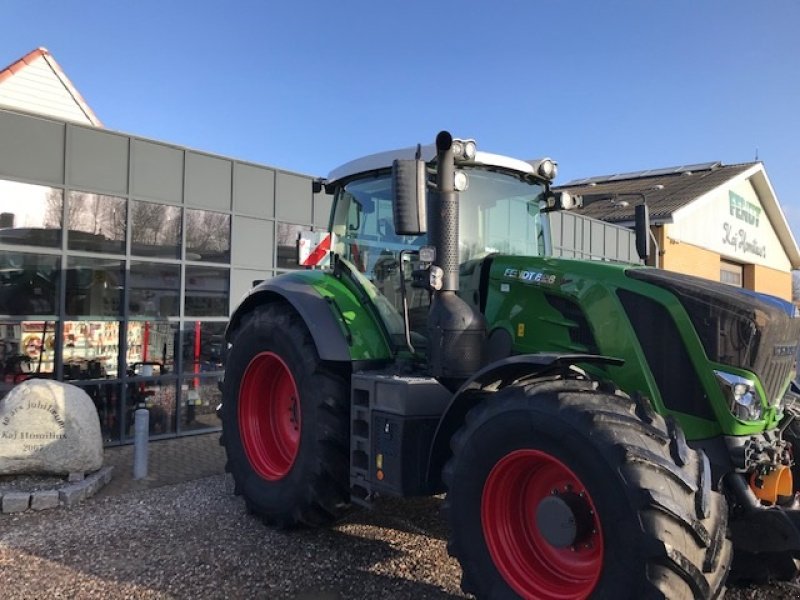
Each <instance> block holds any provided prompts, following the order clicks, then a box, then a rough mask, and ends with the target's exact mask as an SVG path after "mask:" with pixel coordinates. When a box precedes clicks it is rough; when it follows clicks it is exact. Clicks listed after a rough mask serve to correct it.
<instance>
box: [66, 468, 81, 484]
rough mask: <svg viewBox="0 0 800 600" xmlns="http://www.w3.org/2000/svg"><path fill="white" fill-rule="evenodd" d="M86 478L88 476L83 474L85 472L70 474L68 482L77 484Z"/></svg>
mask: <svg viewBox="0 0 800 600" xmlns="http://www.w3.org/2000/svg"><path fill="white" fill-rule="evenodd" d="M85 477H86V475H85V474H84V473H83V471H77V472H75V473H70V474H69V475H67V481H69V482H70V483H76V482H78V481H83V480H84V479H85Z"/></svg>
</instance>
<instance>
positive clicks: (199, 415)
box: [181, 377, 222, 431]
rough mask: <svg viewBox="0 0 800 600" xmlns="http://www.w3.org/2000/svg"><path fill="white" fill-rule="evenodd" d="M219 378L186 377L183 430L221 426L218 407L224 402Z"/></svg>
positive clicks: (184, 382)
mask: <svg viewBox="0 0 800 600" xmlns="http://www.w3.org/2000/svg"><path fill="white" fill-rule="evenodd" d="M218 381H219V380H218V378H216V377H211V378H209V377H201V378H197V377H195V378H192V379H184V380H183V384H182V385H181V399H182V402H183V406H182V407H181V413H182V415H183V416H182V419H181V430H182V431H192V430H197V429H208V428H211V427H219V426H220V421H219V418H218V417H217V415H216V408H217V406H218V405H219V403H220V402H222V393H221V392H220V391H219V387H218V386H217V382H218Z"/></svg>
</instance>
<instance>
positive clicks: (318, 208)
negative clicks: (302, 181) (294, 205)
mask: <svg viewBox="0 0 800 600" xmlns="http://www.w3.org/2000/svg"><path fill="white" fill-rule="evenodd" d="M331 206H333V196H332V195H330V194H324V193H320V194H314V226H315V227H322V228H325V229H327V227H328V223H329V222H330V216H331Z"/></svg>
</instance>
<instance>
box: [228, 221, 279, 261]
mask: <svg viewBox="0 0 800 600" xmlns="http://www.w3.org/2000/svg"><path fill="white" fill-rule="evenodd" d="M274 239H275V231H274V223H273V222H272V221H264V220H261V219H251V218H249V217H234V218H233V230H232V232H231V262H232V263H233V265H234V266H236V267H246V268H251V269H271V268H272V266H273V262H272V256H273V253H274V251H275V249H274V245H275V244H274Z"/></svg>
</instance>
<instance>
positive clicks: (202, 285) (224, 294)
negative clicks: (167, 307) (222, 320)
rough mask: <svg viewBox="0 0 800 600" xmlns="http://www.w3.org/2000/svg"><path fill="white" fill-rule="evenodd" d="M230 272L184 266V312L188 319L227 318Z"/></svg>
mask: <svg viewBox="0 0 800 600" xmlns="http://www.w3.org/2000/svg"><path fill="white" fill-rule="evenodd" d="M229 282H230V271H229V270H228V269H216V268H213V267H202V266H196V265H187V266H186V299H185V301H184V302H185V304H184V311H185V314H186V316H189V317H227V316H228V304H229V296H230V291H229V288H230V284H229Z"/></svg>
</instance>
